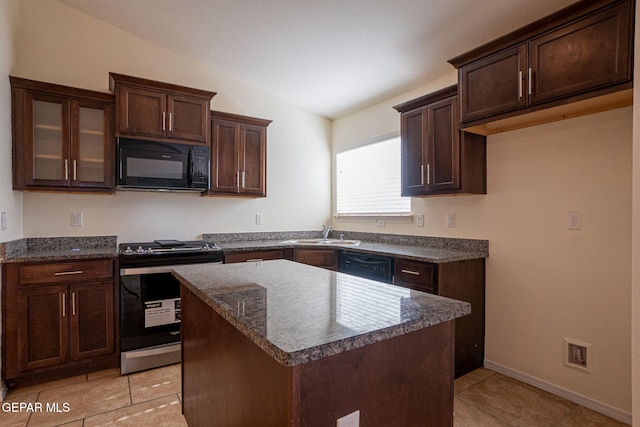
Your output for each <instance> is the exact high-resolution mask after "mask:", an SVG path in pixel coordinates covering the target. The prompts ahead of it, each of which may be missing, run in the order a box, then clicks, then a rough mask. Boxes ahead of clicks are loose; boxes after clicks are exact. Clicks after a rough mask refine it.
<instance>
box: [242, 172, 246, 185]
mask: <svg viewBox="0 0 640 427" xmlns="http://www.w3.org/2000/svg"><path fill="white" fill-rule="evenodd" d="M244 177H245V173H244V171H242V188H244Z"/></svg>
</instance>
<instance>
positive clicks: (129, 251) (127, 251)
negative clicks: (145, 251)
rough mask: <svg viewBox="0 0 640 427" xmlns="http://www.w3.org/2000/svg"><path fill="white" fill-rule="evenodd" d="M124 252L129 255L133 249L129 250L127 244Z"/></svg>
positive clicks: (129, 247)
mask: <svg viewBox="0 0 640 427" xmlns="http://www.w3.org/2000/svg"><path fill="white" fill-rule="evenodd" d="M124 253H125V254H127V255H131V254H132V253H133V251H132V250H131V246H127V249H125V250H124Z"/></svg>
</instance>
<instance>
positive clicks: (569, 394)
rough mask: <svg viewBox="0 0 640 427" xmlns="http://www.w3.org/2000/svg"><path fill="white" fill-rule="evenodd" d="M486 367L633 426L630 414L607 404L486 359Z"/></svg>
mask: <svg viewBox="0 0 640 427" xmlns="http://www.w3.org/2000/svg"><path fill="white" fill-rule="evenodd" d="M484 367H485V368H487V369H491V370H492V371H496V372H499V373H501V374H503V375H506V376H508V377H511V378H515V379H516V380H518V381H522V382H523V383H526V384H529V385H532V386H534V387H537V388H539V389H542V390H544V391H548V392H549V393H551V394H555V395H556V396H560V397H563V398H565V399H567V400H568V401H570V402H573V403H576V404H578V405H580V406H584V407H585V408H589V409H591V410H593V411H596V412H599V413H601V414H603V415H606V416H607V417H610V418H613V419H615V420H618V421H620V422H623V423H627V424H629V425H631V413H629V412H625V411H622V410H620V409H618V408H614V407H612V406H609V405H607V404H605V403H602V402H598V401H597V400H593V399H591V398H589V397H586V396H583V395H581V394H578V393H575V392H573V391H571V390H567V389H566V388H562V387H560V386H557V385H555V384H551V383H548V382H546V381H543V380H541V379H538V378H535V377H532V376H531V375H527V374H525V373H522V372H520V371H516V370H515V369H511V368H509V367H507V366H504V365H501V364H499V363H495V362H492V361H490V360H486V359H485V361H484Z"/></svg>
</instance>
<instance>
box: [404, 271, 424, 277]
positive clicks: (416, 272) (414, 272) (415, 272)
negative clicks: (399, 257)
mask: <svg viewBox="0 0 640 427" xmlns="http://www.w3.org/2000/svg"><path fill="white" fill-rule="evenodd" d="M400 271H401V272H403V273H407V274H413V275H414V276H419V275H420V272H419V271H413V270H400Z"/></svg>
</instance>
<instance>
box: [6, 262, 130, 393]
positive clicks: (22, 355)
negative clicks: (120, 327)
mask: <svg viewBox="0 0 640 427" xmlns="http://www.w3.org/2000/svg"><path fill="white" fill-rule="evenodd" d="M3 271H4V274H3V277H4V285H3V310H2V312H3V340H4V351H3V354H2V356H3V373H4V376H5V379H6V381H7V383H8V385H9V387H15V386H18V385H26V384H32V383H37V382H41V381H48V380H51V379H55V378H61V377H64V376H68V375H77V374H79V373H85V372H90V371H94V370H98V369H106V368H110V367H116V366H118V354H117V347H118V346H117V334H116V330H117V319H118V316H117V309H116V307H117V305H116V303H117V301H118V295H117V292H118V287H117V286H116V281H115V277H116V276H115V274H114V272H115V261H114V260H94V261H85V262H82V261H79V262H71V263H57V264H56V263H45V264H5V266H4V269H3ZM105 276H108V277H105Z"/></svg>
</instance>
